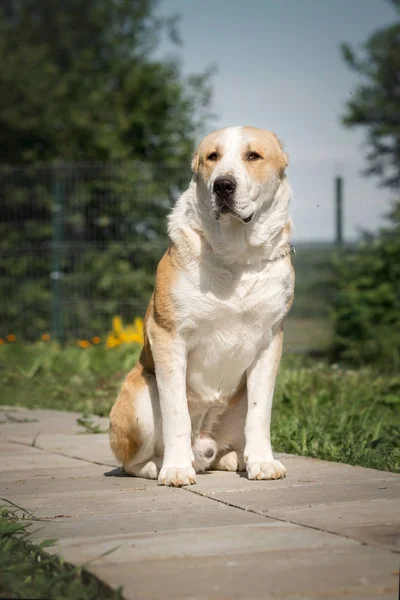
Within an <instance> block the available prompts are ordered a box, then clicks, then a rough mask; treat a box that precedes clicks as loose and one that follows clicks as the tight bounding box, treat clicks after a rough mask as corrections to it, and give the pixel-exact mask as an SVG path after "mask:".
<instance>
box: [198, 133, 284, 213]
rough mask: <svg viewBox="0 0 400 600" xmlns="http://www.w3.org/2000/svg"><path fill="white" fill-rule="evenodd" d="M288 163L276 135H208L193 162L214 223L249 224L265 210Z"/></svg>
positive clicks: (202, 196)
mask: <svg viewBox="0 0 400 600" xmlns="http://www.w3.org/2000/svg"><path fill="white" fill-rule="evenodd" d="M287 165H288V159H287V156H286V154H285V153H284V151H283V149H282V145H281V143H280V142H279V140H278V138H277V137H276V135H275V134H274V133H272V132H270V131H265V130H263V129H256V128H254V127H228V128H226V129H220V130H218V131H214V132H213V133H210V134H209V135H208V136H207V137H205V138H204V139H203V141H202V142H201V143H200V145H199V147H198V149H197V151H196V153H195V155H194V158H193V162H192V169H193V172H194V173H195V177H196V180H197V183H198V189H199V193H200V197H201V199H202V202H203V203H205V204H206V205H208V208H209V210H210V212H211V214H212V215H213V217H214V218H215V219H217V220H221V221H225V220H229V219H231V218H232V217H233V218H235V219H239V220H240V221H242V222H243V223H249V222H250V221H251V220H252V219H253V217H254V215H255V214H256V213H257V212H258V211H259V210H260V209H261V208H262V207H263V206H268V205H269V204H270V203H271V202H272V200H273V198H274V196H275V194H276V191H277V189H278V187H279V184H280V182H281V180H282V178H283V175H284V171H285V168H286V167H287Z"/></svg>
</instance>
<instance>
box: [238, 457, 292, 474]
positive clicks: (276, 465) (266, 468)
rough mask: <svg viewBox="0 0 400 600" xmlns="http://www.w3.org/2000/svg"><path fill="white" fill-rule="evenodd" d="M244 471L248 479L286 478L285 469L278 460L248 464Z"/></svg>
mask: <svg viewBox="0 0 400 600" xmlns="http://www.w3.org/2000/svg"><path fill="white" fill-rule="evenodd" d="M246 470H247V476H248V478H249V479H283V478H284V477H286V469H285V467H284V466H283V464H282V463H281V462H279V460H269V461H268V462H248V463H247V467H246Z"/></svg>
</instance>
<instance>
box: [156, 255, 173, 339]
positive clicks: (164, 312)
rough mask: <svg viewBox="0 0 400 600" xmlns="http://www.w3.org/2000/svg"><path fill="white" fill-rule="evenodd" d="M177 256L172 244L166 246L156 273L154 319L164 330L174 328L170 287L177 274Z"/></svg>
mask: <svg viewBox="0 0 400 600" xmlns="http://www.w3.org/2000/svg"><path fill="white" fill-rule="evenodd" d="M178 269H179V265H178V256H177V250H176V248H175V247H174V246H171V247H170V248H168V250H167V251H166V253H165V254H164V256H163V257H162V259H161V260H160V262H159V263H158V267H157V273H156V285H155V289H154V295H153V296H154V310H153V317H154V321H155V322H156V323H157V325H159V326H160V327H161V328H162V329H164V330H165V331H170V332H172V331H174V329H175V328H176V316H175V307H174V301H173V297H172V287H173V284H174V281H175V279H176V276H177V270H178Z"/></svg>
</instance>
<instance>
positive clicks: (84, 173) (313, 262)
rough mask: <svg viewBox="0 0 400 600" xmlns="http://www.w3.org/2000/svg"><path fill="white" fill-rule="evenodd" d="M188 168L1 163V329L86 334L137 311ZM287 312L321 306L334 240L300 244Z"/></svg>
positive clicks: (320, 310) (301, 313) (302, 313)
mask: <svg viewBox="0 0 400 600" xmlns="http://www.w3.org/2000/svg"><path fill="white" fill-rule="evenodd" d="M189 179H190V172H189V169H188V168H184V169H181V168H178V167H177V168H174V169H160V168H157V169H156V170H155V169H153V168H152V167H151V166H149V165H147V164H140V163H136V162H135V163H124V164H82V163H79V164H77V163H73V164H60V165H57V166H32V167H19V168H2V169H0V252H1V261H0V338H4V337H5V336H7V335H12V336H13V335H16V336H18V337H19V338H21V339H23V340H37V339H39V338H40V336H43V335H44V336H46V337H47V336H49V335H50V336H51V337H52V338H56V339H58V340H61V341H64V340H67V339H91V338H92V337H93V336H103V335H104V333H106V332H107V331H109V330H110V327H111V320H112V317H113V316H114V315H120V316H121V317H122V318H123V319H124V321H126V322H128V323H130V322H132V321H133V319H134V318H135V317H136V316H141V317H142V316H143V315H144V312H145V309H146V306H147V303H148V300H149V298H150V295H151V291H152V288H153V283H154V274H155V270H156V266H157V263H158V261H159V259H160V257H161V256H162V254H163V252H164V250H165V248H166V247H167V244H168V240H167V233H166V219H165V217H166V215H167V213H168V211H169V209H170V207H171V205H172V204H173V202H174V201H175V199H176V197H177V196H178V194H179V193H180V191H181V190H182V189H184V188H185V187H186V186H187V184H188V181H189ZM296 247H297V254H296V255H295V256H294V257H293V261H294V263H295V268H296V274H297V277H296V297H295V303H294V306H293V308H292V311H291V316H293V317H301V318H310V317H326V316H327V314H328V310H329V308H328V303H327V293H328V291H329V278H330V256H331V254H332V245H329V244H325V245H320V246H318V248H317V249H316V248H315V247H312V246H306V247H304V246H302V245H297V244H296Z"/></svg>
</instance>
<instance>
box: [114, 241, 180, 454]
mask: <svg viewBox="0 0 400 600" xmlns="http://www.w3.org/2000/svg"><path fill="white" fill-rule="evenodd" d="M176 255H177V253H176V249H175V248H174V247H173V246H172V247H171V248H169V249H168V250H167V251H166V253H165V254H164V256H163V258H162V259H161V260H160V262H159V264H158V267H157V274H156V285H155V290H154V293H153V295H152V297H151V299H150V302H149V306H148V308H147V311H146V315H145V318H144V344H143V348H142V352H141V354H140V358H139V361H138V363H137V365H136V366H135V367H134V368H133V369H132V371H131V372H130V373H129V374H128V376H127V378H126V380H125V382H124V384H123V386H122V389H121V391H120V394H119V396H118V398H117V400H116V402H115V404H114V406H113V408H112V410H111V413H110V445H111V449H112V451H113V452H114V454H115V456H116V457H117V459H118V460H119V461H121V462H122V463H123V464H124V463H126V462H128V461H129V460H131V459H132V458H133V457H134V455H135V454H136V453H137V451H138V449H139V448H140V445H141V443H142V442H141V439H140V428H139V426H138V425H137V417H136V414H135V398H136V397H137V395H138V394H139V393H140V392H141V390H142V389H143V388H145V387H146V386H147V385H148V382H147V380H146V378H147V373H149V374H154V373H155V365H154V357H153V353H156V354H157V361H158V365H160V366H163V365H167V364H169V361H170V352H169V351H168V348H169V346H170V340H171V337H172V336H171V334H172V332H173V331H174V329H175V326H176V323H175V311H174V306H173V299H172V286H173V282H174V280H175V277H176V269H177V268H178V264H177V256H176Z"/></svg>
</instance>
